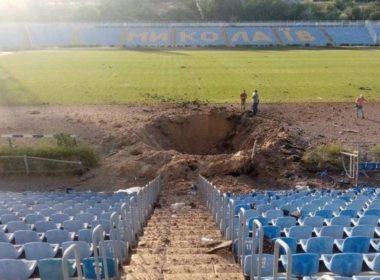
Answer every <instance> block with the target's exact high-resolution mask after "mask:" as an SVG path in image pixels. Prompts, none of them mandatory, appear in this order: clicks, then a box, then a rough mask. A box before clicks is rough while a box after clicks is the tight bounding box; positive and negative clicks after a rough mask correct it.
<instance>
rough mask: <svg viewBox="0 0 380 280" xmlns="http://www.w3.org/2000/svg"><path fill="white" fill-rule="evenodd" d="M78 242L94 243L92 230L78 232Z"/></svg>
mask: <svg viewBox="0 0 380 280" xmlns="http://www.w3.org/2000/svg"><path fill="white" fill-rule="evenodd" d="M78 240H79V241H84V242H87V243H92V229H81V230H80V231H78Z"/></svg>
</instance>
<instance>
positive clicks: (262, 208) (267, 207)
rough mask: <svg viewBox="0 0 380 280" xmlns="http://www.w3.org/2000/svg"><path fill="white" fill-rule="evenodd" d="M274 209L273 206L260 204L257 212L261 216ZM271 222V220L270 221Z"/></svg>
mask: <svg viewBox="0 0 380 280" xmlns="http://www.w3.org/2000/svg"><path fill="white" fill-rule="evenodd" d="M271 209H273V206H272V205H270V204H260V205H258V206H257V209H256V210H257V212H258V213H259V214H260V215H261V214H264V213H265V212H267V211H269V210H271ZM268 220H269V219H268Z"/></svg>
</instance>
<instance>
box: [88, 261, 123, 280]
mask: <svg viewBox="0 0 380 280" xmlns="http://www.w3.org/2000/svg"><path fill="white" fill-rule="evenodd" d="M104 259H105V260H106V261H107V267H108V275H109V277H111V278H112V277H116V271H115V260H114V259H113V258H99V263H100V268H101V271H100V274H101V278H104V277H105V273H104V272H105V271H104ZM83 274H84V277H85V278H86V279H91V280H93V279H94V280H95V279H97V278H96V273H95V260H94V258H85V259H83Z"/></svg>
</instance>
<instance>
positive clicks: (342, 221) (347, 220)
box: [326, 216, 351, 227]
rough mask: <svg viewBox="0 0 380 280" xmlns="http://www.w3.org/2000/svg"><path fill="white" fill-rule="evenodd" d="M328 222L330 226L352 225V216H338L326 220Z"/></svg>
mask: <svg viewBox="0 0 380 280" xmlns="http://www.w3.org/2000/svg"><path fill="white" fill-rule="evenodd" d="M326 224H327V225H328V226H334V225H336V226H343V227H350V226H351V217H350V216H336V217H334V218H332V219H329V220H326Z"/></svg>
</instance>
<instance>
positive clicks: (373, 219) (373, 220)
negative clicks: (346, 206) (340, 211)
mask: <svg viewBox="0 0 380 280" xmlns="http://www.w3.org/2000/svg"><path fill="white" fill-rule="evenodd" d="M378 223H379V217H378V216H374V215H367V216H363V217H361V218H359V219H352V224H353V225H354V226H358V225H371V226H375V227H376V226H377V225H378Z"/></svg>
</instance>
